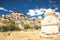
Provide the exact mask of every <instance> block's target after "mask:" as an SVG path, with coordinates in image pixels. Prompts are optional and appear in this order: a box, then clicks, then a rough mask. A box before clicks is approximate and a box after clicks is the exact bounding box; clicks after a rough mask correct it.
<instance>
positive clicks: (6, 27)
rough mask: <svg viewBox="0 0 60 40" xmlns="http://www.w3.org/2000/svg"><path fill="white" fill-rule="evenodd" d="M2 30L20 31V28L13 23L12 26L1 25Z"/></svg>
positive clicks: (0, 29)
mask: <svg viewBox="0 0 60 40" xmlns="http://www.w3.org/2000/svg"><path fill="white" fill-rule="evenodd" d="M0 31H2V32H3V31H20V28H19V27H18V26H16V25H13V24H11V25H10V26H2V27H0Z"/></svg>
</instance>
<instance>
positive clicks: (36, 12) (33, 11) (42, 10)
mask: <svg viewBox="0 0 60 40" xmlns="http://www.w3.org/2000/svg"><path fill="white" fill-rule="evenodd" d="M56 10H58V8H57V7H56V8H55V9H51V8H48V9H46V8H40V9H30V10H29V11H28V13H27V15H30V16H38V15H42V14H44V13H45V12H47V11H51V12H52V11H54V12H56ZM56 14H57V15H59V16H60V13H59V12H56ZM38 18H42V17H41V16H38Z"/></svg>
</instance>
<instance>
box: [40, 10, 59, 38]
mask: <svg viewBox="0 0 60 40" xmlns="http://www.w3.org/2000/svg"><path fill="white" fill-rule="evenodd" d="M44 16H45V18H44V19H43V20H42V22H41V32H40V33H41V34H40V36H44V35H45V36H48V35H49V36H48V37H52V36H51V35H56V34H58V33H59V26H58V22H59V19H58V16H57V15H56V14H55V12H54V11H53V10H52V9H48V10H47V11H46V12H45V14H44Z"/></svg>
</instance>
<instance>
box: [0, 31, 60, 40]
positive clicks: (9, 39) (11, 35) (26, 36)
mask: <svg viewBox="0 0 60 40" xmlns="http://www.w3.org/2000/svg"><path fill="white" fill-rule="evenodd" d="M39 32H40V31H38V30H35V31H13V32H0V40H60V36H58V37H56V38H42V37H39V36H38V33H39Z"/></svg>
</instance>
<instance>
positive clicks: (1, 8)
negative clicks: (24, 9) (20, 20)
mask: <svg viewBox="0 0 60 40" xmlns="http://www.w3.org/2000/svg"><path fill="white" fill-rule="evenodd" d="M0 10H2V11H7V12H13V10H8V9H5V8H4V7H0Z"/></svg>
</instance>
